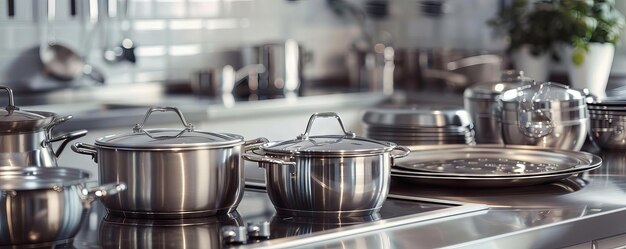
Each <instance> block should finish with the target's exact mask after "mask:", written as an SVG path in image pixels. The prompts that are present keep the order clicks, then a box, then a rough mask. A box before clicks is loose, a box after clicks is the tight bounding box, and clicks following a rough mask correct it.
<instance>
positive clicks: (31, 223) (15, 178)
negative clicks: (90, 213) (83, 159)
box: [0, 167, 125, 247]
mask: <svg viewBox="0 0 626 249" xmlns="http://www.w3.org/2000/svg"><path fill="white" fill-rule="evenodd" d="M88 178H89V174H88V173H86V172H84V171H81V170H78V169H71V168H62V167H55V168H41V167H0V193H1V194H0V205H2V208H0V231H3V232H2V233H0V246H9V245H13V246H16V245H19V246H27V245H28V246H35V245H37V246H42V247H43V246H48V247H50V246H52V247H53V246H54V245H56V244H65V243H68V242H70V241H71V239H72V238H73V237H74V236H75V235H76V233H77V232H78V230H79V228H80V224H81V219H82V215H83V213H84V212H83V211H84V210H85V209H87V208H89V207H90V205H89V204H90V203H91V202H92V201H93V200H95V199H98V198H103V199H107V198H110V195H114V194H117V193H118V192H120V191H123V190H124V189H125V185H124V184H123V183H118V184H107V185H102V186H99V187H96V188H93V189H91V190H88V189H86V188H85V185H84V183H85V182H86V181H87V179H88Z"/></svg>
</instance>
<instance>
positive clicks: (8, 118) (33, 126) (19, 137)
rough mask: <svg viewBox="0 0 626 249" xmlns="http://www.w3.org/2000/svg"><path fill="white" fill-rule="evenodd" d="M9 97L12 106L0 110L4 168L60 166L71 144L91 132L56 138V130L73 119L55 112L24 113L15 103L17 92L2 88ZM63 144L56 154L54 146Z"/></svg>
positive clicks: (82, 131) (79, 132) (0, 153)
mask: <svg viewBox="0 0 626 249" xmlns="http://www.w3.org/2000/svg"><path fill="white" fill-rule="evenodd" d="M2 90H4V91H6V92H7V93H8V96H9V99H8V105H7V106H6V107H5V108H4V110H2V109H0V165H2V166H40V167H54V166H57V158H58V157H59V156H60V155H61V152H63V149H64V148H65V146H66V145H67V143H69V142H70V141H72V140H74V139H77V138H80V137H82V136H85V135H86V134H87V130H77V131H73V132H69V133H66V134H62V135H60V136H52V129H53V128H54V127H55V126H56V125H58V124H60V123H63V122H65V121H67V120H69V119H71V118H72V116H65V117H60V116H58V115H57V114H55V113H52V112H41V111H23V110H20V108H18V107H17V106H15V103H14V101H13V91H12V90H11V88H8V87H6V86H0V91H2ZM59 141H62V143H61V145H60V146H59V147H58V148H57V149H56V150H55V149H53V148H52V143H54V142H59Z"/></svg>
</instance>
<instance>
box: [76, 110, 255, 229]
mask: <svg viewBox="0 0 626 249" xmlns="http://www.w3.org/2000/svg"><path fill="white" fill-rule="evenodd" d="M156 111H159V112H165V111H173V112H176V114H178V116H179V117H180V120H181V121H182V122H183V124H184V126H185V128H184V129H183V130H176V129H143V126H144V124H145V123H146V122H147V120H148V118H149V116H150V114H151V113H153V112H156ZM261 142H267V139H265V138H258V139H254V140H250V141H245V142H244V139H243V137H242V136H239V135H235V134H228V133H214V132H206V131H195V130H194V128H193V125H192V124H189V123H187V121H186V120H185V118H184V116H183V114H182V113H181V112H180V110H178V109H177V108H175V107H153V108H150V109H149V110H148V112H147V113H146V116H145V118H144V120H143V123H142V124H136V125H135V127H134V128H133V132H131V133H126V134H116V135H109V136H104V137H101V138H98V139H96V143H95V146H94V145H88V144H84V143H76V144H74V145H73V146H72V149H73V150H74V151H75V152H77V153H81V154H87V155H91V156H93V157H94V159H95V161H96V162H97V163H98V166H99V177H98V178H99V181H100V182H111V181H113V182H117V181H123V182H126V183H127V185H128V190H127V191H126V192H124V193H122V194H120V195H118V196H116V197H115V198H110V199H106V200H103V204H104V206H105V207H106V208H107V209H108V211H109V213H112V214H115V215H118V216H126V217H139V216H148V217H157V218H175V217H200V216H210V215H219V214H225V213H229V212H231V211H233V210H235V208H236V207H237V205H238V204H239V202H240V201H241V197H242V194H243V188H244V184H243V161H241V160H240V154H241V151H242V148H243V146H244V145H249V144H253V143H261Z"/></svg>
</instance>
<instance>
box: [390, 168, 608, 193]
mask: <svg viewBox="0 0 626 249" xmlns="http://www.w3.org/2000/svg"><path fill="white" fill-rule="evenodd" d="M597 167H600V166H596V168H597ZM592 169H595V168H592ZM592 169H589V170H592ZM581 173H586V171H584V172H563V173H558V174H546V175H535V176H518V177H489V178H487V177H463V176H446V175H438V174H404V173H403V172H402V171H398V170H394V169H392V170H391V177H392V178H393V179H394V180H396V179H398V180H405V181H410V182H412V183H417V184H425V185H436V186H442V187H474V188H493V187H498V188H500V187H521V186H531V185H538V184H544V183H550V182H556V181H560V180H563V179H566V178H568V177H571V176H575V175H578V174H581Z"/></svg>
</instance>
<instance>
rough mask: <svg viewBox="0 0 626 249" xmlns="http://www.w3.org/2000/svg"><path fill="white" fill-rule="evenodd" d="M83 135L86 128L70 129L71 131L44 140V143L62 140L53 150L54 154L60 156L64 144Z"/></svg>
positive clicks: (85, 132) (85, 133)
mask: <svg viewBox="0 0 626 249" xmlns="http://www.w3.org/2000/svg"><path fill="white" fill-rule="evenodd" d="M85 135H87V130H84V129H82V130H77V131H72V132H68V133H65V134H63V135H60V136H57V137H54V138H51V139H48V140H46V141H45V142H44V144H50V143H54V142H58V141H63V142H62V143H61V145H59V147H58V148H57V149H56V151H54V150H53V152H54V156H55V157H57V158H58V157H59V156H61V153H62V152H63V149H65V146H67V144H68V143H69V142H71V141H72V140H76V139H78V138H81V137H84V136H85Z"/></svg>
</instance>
